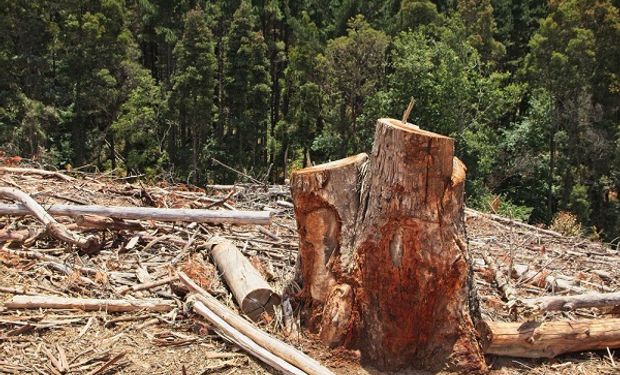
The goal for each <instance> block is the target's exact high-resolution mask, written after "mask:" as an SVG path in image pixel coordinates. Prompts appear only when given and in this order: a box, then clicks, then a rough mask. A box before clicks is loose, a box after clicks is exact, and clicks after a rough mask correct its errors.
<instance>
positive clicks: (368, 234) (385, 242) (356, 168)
mask: <svg viewBox="0 0 620 375" xmlns="http://www.w3.org/2000/svg"><path fill="white" fill-rule="evenodd" d="M465 171H466V168H465V166H464V165H463V163H461V162H460V161H459V160H458V159H456V158H454V140H453V139H451V138H448V137H444V136H442V135H439V134H435V133H431V132H428V131H424V130H420V129H419V128H417V127H415V126H412V125H411V124H405V123H402V122H401V121H400V120H393V119H380V120H378V122H377V126H376V131H375V140H374V146H373V150H372V154H371V155H370V157H368V156H366V155H365V154H360V155H357V156H352V157H349V158H346V159H343V160H339V161H335V162H332V163H327V164H323V165H318V166H315V167H311V168H307V169H302V170H300V171H296V172H294V173H293V175H292V178H291V193H292V197H293V202H294V205H295V217H296V219H297V224H298V228H299V234H300V258H301V262H300V268H301V271H300V273H301V276H302V281H303V290H302V293H301V297H302V298H304V299H305V301H304V302H305V304H304V306H305V307H306V309H305V310H306V315H307V317H306V319H305V322H306V324H307V326H308V327H309V328H310V329H311V330H314V329H316V330H318V331H319V332H320V335H321V338H322V339H323V341H324V342H326V343H327V344H329V345H330V346H339V345H343V346H347V347H352V348H356V349H359V350H360V351H361V354H362V357H363V359H364V360H366V361H367V362H370V363H371V364H372V365H374V366H376V367H378V368H379V369H385V370H396V369H400V368H403V367H416V368H423V369H429V370H438V369H443V368H449V369H452V370H456V371H461V372H476V371H484V370H485V369H486V365H485V362H484V358H483V355H482V351H481V348H480V347H479V345H478V343H477V340H476V333H475V329H474V325H473V319H472V317H473V318H474V319H475V318H477V317H478V313H477V312H476V311H477V310H476V306H477V305H476V302H475V301H476V299H475V293H474V292H473V289H472V278H471V277H470V275H471V269H470V260H469V255H468V252H467V246H466V243H465V235H464V220H463V218H464V217H463V192H464V184H465ZM438 278H439V279H438Z"/></svg>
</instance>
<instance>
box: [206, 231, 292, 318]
mask: <svg viewBox="0 0 620 375" xmlns="http://www.w3.org/2000/svg"><path fill="white" fill-rule="evenodd" d="M211 242H212V243H216V245H215V246H213V248H212V250H211V256H212V257H213V262H214V263H215V265H216V266H217V268H218V269H219V271H220V273H221V275H222V276H223V277H224V280H225V281H226V284H227V285H228V287H229V288H230V290H231V292H232V293H233V296H234V297H235V300H236V301H237V304H239V307H241V311H243V313H244V314H246V315H247V316H248V317H250V319H252V320H254V321H258V320H259V319H260V317H261V315H262V314H263V313H267V314H270V315H273V313H274V310H275V306H277V305H279V304H280V300H281V299H280V296H279V295H278V294H277V293H275V292H274V291H273V289H272V288H271V286H270V285H269V284H268V283H267V281H265V279H264V278H263V276H262V275H261V274H260V272H258V270H257V269H256V268H254V266H252V263H250V261H249V260H248V259H247V258H246V257H245V256H244V255H243V254H242V253H241V251H239V249H237V247H236V246H235V245H234V244H233V243H232V242H230V241H229V240H226V239H224V238H216V239H213V240H212V241H211Z"/></svg>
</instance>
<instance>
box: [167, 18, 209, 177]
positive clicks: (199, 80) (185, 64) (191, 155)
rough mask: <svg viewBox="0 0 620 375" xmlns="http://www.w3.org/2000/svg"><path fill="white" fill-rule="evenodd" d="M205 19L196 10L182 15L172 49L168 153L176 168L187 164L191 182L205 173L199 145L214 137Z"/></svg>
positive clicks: (206, 22) (207, 36)
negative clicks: (171, 116)
mask: <svg viewBox="0 0 620 375" xmlns="http://www.w3.org/2000/svg"><path fill="white" fill-rule="evenodd" d="M206 17H207V16H206V14H205V12H204V11H203V10H202V8H200V7H196V8H194V9H193V10H190V11H189V12H187V14H186V15H185V21H184V31H183V36H182V38H181V40H180V41H179V43H178V44H177V45H176V47H175V49H174V57H175V59H176V69H175V72H174V74H173V76H172V83H173V87H172V92H171V97H170V99H169V103H170V105H169V107H170V110H171V111H172V112H173V113H174V120H173V122H172V125H171V129H170V142H169V147H170V148H169V152H170V155H171V156H173V157H174V158H175V161H176V162H177V164H181V161H182V160H187V159H189V160H191V170H190V174H191V175H192V176H193V178H194V182H197V181H199V180H200V178H201V171H202V170H206V167H205V165H204V163H203V164H202V165H199V164H200V158H201V153H202V148H203V146H202V145H203V144H204V143H206V141H207V140H208V139H210V138H212V137H213V136H214V129H215V120H214V112H215V110H216V99H215V88H216V85H217V76H216V69H217V61H216V56H215V39H214V37H213V35H212V33H211V30H210V29H209V24H208V21H207V18H206ZM184 151H187V152H184Z"/></svg>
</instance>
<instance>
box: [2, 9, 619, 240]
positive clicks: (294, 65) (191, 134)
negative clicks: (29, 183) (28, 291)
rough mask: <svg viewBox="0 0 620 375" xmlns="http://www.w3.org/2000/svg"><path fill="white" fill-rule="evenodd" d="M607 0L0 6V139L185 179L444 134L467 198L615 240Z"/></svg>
mask: <svg viewBox="0 0 620 375" xmlns="http://www.w3.org/2000/svg"><path fill="white" fill-rule="evenodd" d="M617 6H618V2H617V1H613V0H549V1H548V2H544V1H536V0H523V1H509V0H437V1H430V0H400V1H399V0H388V1H385V0H381V1H375V0H372V1H353V0H296V1H288V0H252V1H250V0H233V1H224V0H213V1H204V0H202V1H200V0H178V1H164V0H93V1H81V0H54V1H43V0H0V14H1V15H0V27H1V30H2V33H0V147H2V149H3V150H4V152H7V153H9V154H19V155H21V156H22V157H29V158H33V159H38V160H42V161H44V162H47V163H51V164H54V165H56V166H57V167H62V168H71V167H72V166H73V167H78V166H84V165H86V166H90V167H91V168H99V169H100V170H109V169H114V170H116V171H117V172H118V173H128V172H139V173H144V174H146V175H147V176H155V175H157V174H159V173H160V172H162V171H167V172H171V173H172V175H174V176H176V177H178V178H181V179H183V180H187V181H191V182H193V183H196V184H202V183H205V182H208V181H217V182H226V181H227V180H232V179H235V178H237V177H238V176H236V175H235V174H234V173H233V172H231V171H230V170H229V169H226V168H224V167H222V165H221V164H218V163H215V162H214V159H216V160H219V161H221V162H222V163H225V164H227V165H229V166H231V167H233V168H236V169H238V170H242V171H244V172H246V173H247V174H249V175H253V176H255V177H257V178H265V179H269V180H270V181H274V182H282V181H283V180H284V179H285V178H286V177H287V176H288V174H289V173H290V172H291V170H293V169H296V168H300V167H302V166H304V165H307V164H308V163H320V162H324V161H328V160H333V159H335V158H340V157H343V156H346V155H349V154H352V153H356V152H360V151H368V150H369V148H370V146H371V142H372V135H373V128H374V123H375V120H376V119H377V118H379V117H388V116H389V117H397V118H400V116H401V114H402V111H403V110H404V109H405V107H406V106H407V104H408V102H409V100H410V98H411V97H415V99H416V105H415V107H414V109H413V112H412V114H411V121H412V122H415V123H417V124H419V125H420V126H421V127H422V128H424V129H428V130H431V131H436V132H440V133H443V134H447V135H450V136H452V137H454V138H455V139H456V140H457V154H458V156H459V157H460V158H462V159H463V160H464V161H465V163H466V164H467V166H468V169H469V172H468V173H469V186H468V194H469V195H468V202H469V204H470V205H473V206H477V207H478V208H482V209H485V210H494V211H498V212H500V213H502V214H510V215H513V216H517V217H519V218H522V219H529V220H530V221H531V222H534V223H551V221H552V220H553V218H554V217H555V216H556V215H557V214H558V213H560V212H569V213H571V214H572V215H573V216H574V217H576V219H577V220H578V222H579V223H580V224H581V225H582V227H583V228H584V230H585V231H588V232H590V233H592V234H596V235H602V236H603V237H605V238H607V239H612V238H614V237H615V236H619V235H620V202H619V201H618V191H619V190H620V168H619V167H620V111H619V109H620V108H619V107H620V63H619V62H620V43H619V41H620V17H619V15H618V8H617Z"/></svg>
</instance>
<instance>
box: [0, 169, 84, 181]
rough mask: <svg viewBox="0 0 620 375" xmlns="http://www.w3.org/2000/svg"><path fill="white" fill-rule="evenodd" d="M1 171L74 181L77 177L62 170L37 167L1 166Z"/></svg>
mask: <svg viewBox="0 0 620 375" xmlns="http://www.w3.org/2000/svg"><path fill="white" fill-rule="evenodd" d="M0 172H7V173H16V174H37V175H39V176H51V177H57V178H60V179H61V180H64V181H74V180H75V178H73V177H70V176H67V175H66V174H62V173H60V172H54V171H46V170H44V169H35V168H19V167H0Z"/></svg>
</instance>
